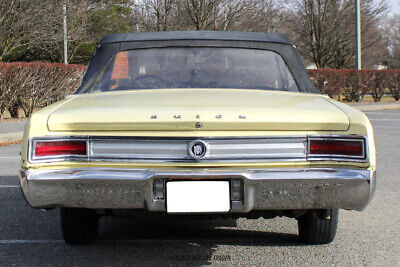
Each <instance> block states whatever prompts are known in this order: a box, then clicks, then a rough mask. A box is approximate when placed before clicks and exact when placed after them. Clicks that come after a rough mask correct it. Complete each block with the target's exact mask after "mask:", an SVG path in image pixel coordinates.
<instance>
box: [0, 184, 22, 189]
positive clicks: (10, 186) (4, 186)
mask: <svg viewBox="0 0 400 267" xmlns="http://www.w3.org/2000/svg"><path fill="white" fill-rule="evenodd" d="M19 187H20V186H19V185H0V188H19Z"/></svg>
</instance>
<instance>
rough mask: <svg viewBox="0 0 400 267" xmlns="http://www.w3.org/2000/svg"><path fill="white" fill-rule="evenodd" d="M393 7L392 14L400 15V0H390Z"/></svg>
mask: <svg viewBox="0 0 400 267" xmlns="http://www.w3.org/2000/svg"><path fill="white" fill-rule="evenodd" d="M389 2H390V4H391V6H392V12H393V13H397V14H400V0H389Z"/></svg>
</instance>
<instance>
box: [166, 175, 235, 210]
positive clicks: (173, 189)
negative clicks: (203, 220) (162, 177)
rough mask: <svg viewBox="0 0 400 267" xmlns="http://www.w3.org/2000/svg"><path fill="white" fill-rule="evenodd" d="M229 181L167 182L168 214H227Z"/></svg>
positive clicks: (228, 207)
mask: <svg viewBox="0 0 400 267" xmlns="http://www.w3.org/2000/svg"><path fill="white" fill-rule="evenodd" d="M229 209H230V197H229V182H228V181H176V182H167V212H173V213H174V212H176V213H178V212H186V213H189V212H227V211H229Z"/></svg>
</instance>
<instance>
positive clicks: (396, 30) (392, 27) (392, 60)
mask: <svg viewBox="0 0 400 267" xmlns="http://www.w3.org/2000/svg"><path fill="white" fill-rule="evenodd" d="M384 29H385V34H386V35H385V38H386V44H387V46H386V48H387V51H386V61H387V64H388V66H389V67H390V68H393V69H400V15H395V16H393V17H391V18H389V19H388V20H387V22H386V25H385V27H384Z"/></svg>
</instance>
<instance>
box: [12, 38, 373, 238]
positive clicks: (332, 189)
mask: <svg viewBox="0 0 400 267" xmlns="http://www.w3.org/2000/svg"><path fill="white" fill-rule="evenodd" d="M21 157H22V165H21V172H20V184H21V188H22V191H23V194H24V196H25V198H26V200H27V202H28V203H29V204H30V205H31V206H32V207H35V208H42V209H50V208H54V207H59V208H60V216H61V228H62V233H63V237H64V239H65V241H66V242H67V243H70V244H81V243H89V242H92V241H94V240H95V239H96V235H97V232H98V220H99V218H100V217H101V216H104V215H119V214H121V213H129V214H138V213H141V214H148V215H151V214H161V215H162V216H167V217H169V216H175V217H176V216H181V217H182V216H183V217H195V218H204V217H207V218H210V217H211V218H214V217H226V218H239V217H245V218H260V217H264V218H274V217H276V216H287V217H290V218H294V219H297V221H298V228H299V237H300V240H302V241H303V242H307V243H311V244H325V243H329V242H331V241H332V240H333V239H334V237H335V234H336V229H337V224H338V217H339V214H338V210H339V209H346V210H358V211H361V210H362V209H364V208H365V207H366V205H367V204H368V202H369V201H370V199H371V197H372V195H373V193H374V190H375V182H376V178H375V177H376V176H375V175H376V174H375V170H376V157H375V145H374V137H373V131H372V127H371V124H370V122H369V120H368V119H367V117H366V116H365V115H364V114H363V113H362V112H360V111H358V110H356V109H354V108H352V107H350V106H347V105H345V104H343V103H340V102H337V101H335V100H333V99H330V98H329V97H328V96H325V95H323V94H321V93H320V92H319V91H318V90H317V88H316V87H315V86H314V85H313V83H312V81H311V80H310V78H309V76H308V75H307V73H306V70H305V68H304V65H303V63H302V62H301V59H300V57H299V54H298V52H297V51H296V49H295V46H294V45H293V43H292V42H291V41H290V40H289V39H288V38H286V37H285V36H282V35H278V34H270V33H244V32H159V33H129V34H115V35H109V36H106V37H104V38H103V40H102V41H101V42H100V44H99V46H98V48H97V50H96V52H95V54H94V56H93V58H92V60H91V62H90V64H89V65H88V67H87V71H86V73H85V75H84V77H83V80H82V84H81V86H80V88H79V89H78V90H77V91H76V92H75V93H74V94H73V95H70V96H67V97H66V98H65V99H63V100H61V101H59V102H57V103H55V104H52V105H50V106H47V107H45V108H42V109H40V110H38V111H36V112H35V113H34V114H33V115H32V116H31V118H30V119H29V121H28V123H27V125H26V128H25V132H24V140H23V145H22V153H21Z"/></svg>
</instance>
